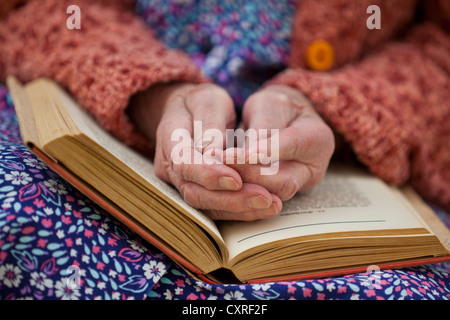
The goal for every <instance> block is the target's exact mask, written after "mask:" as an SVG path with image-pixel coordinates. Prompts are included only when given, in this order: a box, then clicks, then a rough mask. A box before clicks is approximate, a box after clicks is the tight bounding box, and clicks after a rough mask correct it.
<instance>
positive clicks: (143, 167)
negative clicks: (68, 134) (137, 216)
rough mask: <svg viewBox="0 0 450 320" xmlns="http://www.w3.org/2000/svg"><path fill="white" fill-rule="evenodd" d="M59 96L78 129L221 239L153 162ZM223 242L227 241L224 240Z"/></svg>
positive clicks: (207, 219)
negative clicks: (157, 173) (160, 175)
mask: <svg viewBox="0 0 450 320" xmlns="http://www.w3.org/2000/svg"><path fill="white" fill-rule="evenodd" d="M57 91H58V95H59V97H60V99H61V101H62V103H63V105H64V106H65V108H66V109H67V111H68V113H69V115H70V117H71V118H72V120H73V122H74V123H75V125H76V126H77V127H78V129H79V130H80V131H81V132H82V133H83V134H84V135H86V136H87V137H88V138H90V139H91V140H93V141H95V142H96V143H97V144H99V145H100V146H102V147H103V148H104V149H105V150H106V151H108V152H109V153H110V154H112V155H113V156H114V157H116V158H117V159H118V160H120V161H121V162H122V163H123V164H125V165H126V166H128V167H129V168H130V169H131V170H133V171H134V172H135V173H137V174H138V175H139V176H141V177H142V178H144V179H145V180H146V181H147V182H148V183H149V184H150V185H153V186H154V187H156V188H157V189H158V190H159V191H160V192H161V193H163V194H165V195H166V196H167V197H169V198H170V199H172V200H173V201H174V202H175V203H176V204H177V205H179V206H180V207H182V208H183V209H184V210H185V211H186V212H188V214H190V215H191V218H192V219H193V220H194V221H196V222H197V223H199V224H200V225H201V226H203V227H204V228H207V229H209V230H210V231H211V232H212V233H213V234H214V235H215V236H216V237H217V238H218V239H220V240H222V237H221V235H220V233H219V230H218V229H217V226H216V224H215V223H214V221H213V220H211V219H210V218H209V217H208V216H207V215H205V214H204V213H202V212H201V211H199V210H196V209H194V208H192V207H191V206H189V205H188V204H186V202H184V200H183V198H182V197H181V195H180V193H179V192H178V191H177V190H175V189H174V188H172V187H171V186H169V185H168V184H167V183H165V182H164V181H162V180H161V179H159V178H158V177H157V176H156V175H155V173H154V167H153V163H152V161H151V160H150V159H147V158H145V157H144V156H142V155H141V154H139V153H138V152H136V151H134V150H133V149H131V148H129V147H127V146H126V145H124V144H123V143H122V142H120V141H118V140H117V139H115V138H114V137H113V136H111V135H110V134H109V133H107V132H106V131H105V130H104V129H103V128H102V127H101V126H100V125H99V124H98V123H97V122H96V121H95V120H94V119H93V118H92V117H91V116H89V114H88V113H87V112H86V111H85V110H84V109H82V108H81V107H80V106H79V105H78V104H77V103H76V102H75V101H74V100H73V99H72V98H71V97H70V96H69V95H68V94H66V93H65V92H64V91H63V90H62V89H59V90H57ZM222 241H223V240H222Z"/></svg>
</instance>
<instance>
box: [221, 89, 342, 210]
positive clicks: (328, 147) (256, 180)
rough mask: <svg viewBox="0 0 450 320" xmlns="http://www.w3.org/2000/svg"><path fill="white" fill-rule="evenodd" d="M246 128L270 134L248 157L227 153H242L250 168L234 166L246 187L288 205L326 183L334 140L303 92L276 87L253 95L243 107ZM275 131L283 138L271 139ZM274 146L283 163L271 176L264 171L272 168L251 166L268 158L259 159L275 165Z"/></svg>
mask: <svg viewBox="0 0 450 320" xmlns="http://www.w3.org/2000/svg"><path fill="white" fill-rule="evenodd" d="M241 127H242V129H243V130H248V129H255V130H259V129H264V130H267V133H268V137H261V136H259V137H258V141H257V142H254V143H253V144H250V145H248V146H247V147H246V150H245V151H244V150H243V149H233V148H231V149H227V150H226V152H225V155H224V158H227V157H228V158H230V157H233V156H234V157H236V156H237V154H238V153H239V152H240V153H241V157H245V159H246V161H247V162H246V164H241V165H239V164H238V165H230V167H232V168H234V169H235V170H237V171H238V172H239V174H240V176H241V178H242V180H243V181H244V183H253V184H258V185H260V186H263V187H264V188H266V189H267V190H268V191H269V192H271V193H272V194H275V195H277V196H278V197H279V198H280V199H281V200H282V201H285V200H288V199H290V198H291V197H292V196H293V195H294V194H295V193H296V192H297V191H304V190H307V189H310V188H312V187H313V186H315V185H316V184H317V183H318V182H319V181H321V179H322V178H323V177H324V175H325V173H326V170H327V167H328V164H329V161H330V158H331V156H332V154H333V152H334V146H335V143H334V135H333V132H332V130H331V129H330V128H329V127H328V125H327V124H326V123H325V122H324V121H323V120H322V118H321V117H320V116H319V115H318V114H317V112H316V111H315V110H314V108H313V106H312V104H311V102H310V101H309V100H308V99H307V98H306V97H305V96H303V94H302V93H301V92H299V91H298V90H296V89H293V88H291V87H288V86H278V85H276V86H275V85H272V86H268V87H266V88H264V89H262V90H260V91H258V92H256V93H254V94H253V95H252V96H250V97H249V98H248V99H247V101H246V103H245V105H244V109H243V115H242V124H241ZM271 129H278V130H279V131H278V134H275V135H274V136H270V133H271V131H270V130H271ZM264 130H263V131H264ZM273 139H276V141H272V140H273ZM263 140H265V141H263ZM274 146H275V147H277V148H278V156H277V157H278V159H275V160H279V163H276V166H275V163H271V166H274V168H272V174H270V171H269V174H265V175H263V174H261V168H263V167H267V166H263V165H262V164H248V162H249V161H251V160H252V159H253V160H255V159H257V160H258V163H261V160H262V159H261V158H264V156H262V157H261V156H260V155H266V156H267V155H269V154H270V158H271V161H273V160H274V158H273V156H274V154H275V155H276V150H270V148H271V147H272V148H273V147H274ZM274 152H275V153H274ZM266 158H267V157H266ZM250 163H251V162H250ZM263 163H264V162H263Z"/></svg>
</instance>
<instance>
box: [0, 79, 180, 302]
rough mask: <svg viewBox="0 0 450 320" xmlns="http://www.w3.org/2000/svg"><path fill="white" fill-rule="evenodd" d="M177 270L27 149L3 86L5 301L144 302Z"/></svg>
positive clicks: (0, 173)
mask: <svg viewBox="0 0 450 320" xmlns="http://www.w3.org/2000/svg"><path fill="white" fill-rule="evenodd" d="M171 265H172V262H171V261H169V260H168V259H167V258H166V256H165V255H163V254H161V253H160V252H158V251H157V250H154V249H153V248H151V247H150V246H148V245H144V244H143V243H142V242H141V240H140V239H139V238H138V237H136V235H134V234H133V233H132V232H130V231H129V230H128V229H127V228H124V227H123V226H121V225H120V224H119V223H118V222H117V221H116V220H115V219H114V218H112V217H110V216H109V215H108V214H107V213H106V212H104V211H103V210H101V209H100V208H98V207H97V206H96V205H94V204H92V203H91V201H90V200H89V199H87V198H86V197H84V196H83V195H81V194H80V193H79V192H78V191H77V190H75V189H73V188H72V187H71V186H70V185H69V184H68V183H67V182H65V181H64V180H63V179H61V178H60V177H59V176H58V175H57V174H55V173H54V172H53V171H52V170H50V169H48V167H47V166H46V165H45V164H44V163H42V162H41V161H40V160H38V159H37V158H36V157H35V156H34V155H33V154H32V153H30V152H29V151H28V150H27V149H26V148H25V146H24V145H23V143H22V141H21V138H20V132H19V127H18V123H17V118H16V115H15V113H14V109H13V107H12V103H11V100H10V96H9V95H8V94H7V91H6V88H5V87H4V86H1V85H0V298H1V299H142V298H144V297H145V295H146V293H147V291H148V290H149V289H151V288H152V287H153V285H154V284H155V283H157V282H158V281H159V279H160V277H161V276H162V275H163V274H164V273H165V272H166V270H167V268H169V267H170V266H171ZM78 279H79V281H78Z"/></svg>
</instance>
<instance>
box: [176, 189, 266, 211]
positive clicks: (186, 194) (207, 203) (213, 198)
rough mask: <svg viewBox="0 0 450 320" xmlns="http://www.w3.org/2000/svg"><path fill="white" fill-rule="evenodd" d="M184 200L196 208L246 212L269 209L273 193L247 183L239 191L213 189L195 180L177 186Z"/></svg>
mask: <svg viewBox="0 0 450 320" xmlns="http://www.w3.org/2000/svg"><path fill="white" fill-rule="evenodd" d="M177 188H178V190H179V191H180V193H181V195H182V196H183V198H184V201H186V203H188V204H189V205H190V206H192V207H194V208H196V209H204V210H208V209H210V210H219V211H229V212H246V211H251V210H259V209H268V208H269V207H270V206H271V205H272V203H273V197H272V195H271V194H270V193H269V192H268V191H267V190H266V189H265V188H263V187H261V186H258V185H255V184H247V183H245V184H244V185H243V186H242V189H241V190H240V191H239V192H234V191H212V190H208V189H206V188H204V187H203V186H201V185H199V184H196V183H193V182H181V183H180V185H179V186H178V187H177Z"/></svg>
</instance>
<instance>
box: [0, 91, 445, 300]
mask: <svg viewBox="0 0 450 320" xmlns="http://www.w3.org/2000/svg"><path fill="white" fill-rule="evenodd" d="M436 210H437V212H438V214H439V215H440V217H441V218H442V219H443V220H444V221H445V222H446V223H447V226H449V225H450V219H449V214H447V213H446V212H442V211H439V210H438V209H436ZM449 271H450V263H441V264H434V265H425V266H420V267H414V268H406V269H401V270H385V271H382V272H381V273H380V275H379V276H378V281H373V279H372V275H371V274H353V275H347V276H343V277H337V278H328V279H320V280H307V281H293V282H279V283H266V284H257V285H210V284H205V283H202V282H199V281H196V280H194V279H192V278H191V277H190V276H189V275H187V274H186V273H185V272H184V271H183V269H181V268H179V267H178V266H177V265H176V264H175V263H173V262H172V261H171V260H170V259H169V258H167V257H166V256H165V255H164V254H163V253H161V252H160V251H159V250H158V249H156V248H154V247H152V246H151V245H149V244H148V243H146V242H145V241H143V240H142V239H141V238H140V237H139V236H137V235H136V234H135V233H133V232H132V231H130V230H129V229H128V228H127V227H125V226H124V225H122V224H121V223H120V222H118V221H117V220H116V219H115V218H114V217H112V216H110V215H109V214H108V213H107V212H105V211H104V210H102V209H101V208H99V207H98V206H96V205H95V204H94V203H92V202H91V201H90V200H89V199H87V198H86V197H85V196H83V195H82V194H80V193H79V192H78V191H77V190H75V189H74V188H73V187H71V185H69V184H68V183H67V182H65V181H64V180H63V179H62V178H60V177H59V176H58V175H57V174H55V173H54V172H53V171H52V170H50V169H49V168H48V167H47V166H46V165H45V164H44V163H42V162H41V161H40V160H39V159H37V158H36V157H35V156H34V155H33V154H32V153H30V152H29V151H28V150H27V149H26V148H25V146H24V145H23V143H22V140H21V137H20V131H19V126H18V123H17V118H16V114H15V112H14V107H13V105H12V102H11V99H10V96H9V94H8V91H7V89H6V87H4V86H2V85H1V84H0V298H1V299H164V300H170V299H183V300H203V299H205V300H206V299H209V300H211V299H215V300H233V299H252V300H257V299H261V300H268V299H301V300H304V299H433V300H434V299H436V300H438V299H447V300H448V299H450V276H449Z"/></svg>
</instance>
